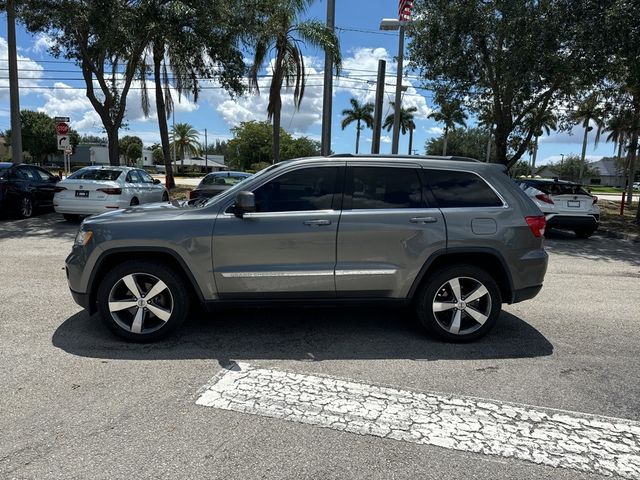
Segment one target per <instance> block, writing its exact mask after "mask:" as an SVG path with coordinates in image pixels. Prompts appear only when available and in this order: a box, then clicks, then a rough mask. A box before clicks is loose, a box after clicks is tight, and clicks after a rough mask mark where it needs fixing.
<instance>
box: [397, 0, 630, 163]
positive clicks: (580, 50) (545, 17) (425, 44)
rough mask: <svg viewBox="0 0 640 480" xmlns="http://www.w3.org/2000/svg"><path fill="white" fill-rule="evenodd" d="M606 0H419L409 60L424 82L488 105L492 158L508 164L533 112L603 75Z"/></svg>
mask: <svg viewBox="0 0 640 480" xmlns="http://www.w3.org/2000/svg"><path fill="white" fill-rule="evenodd" d="M610 3H611V2H610V0H605V1H600V0H584V1H581V2H569V1H566V0H549V1H544V2H515V1H514V2H506V1H501V2H488V1H482V0H472V1H469V0H418V1H416V3H415V8H414V18H415V20H414V22H413V24H412V25H411V27H410V28H409V35H410V37H411V42H410V44H409V56H410V61H411V65H412V66H413V67H414V68H415V69H416V70H418V72H419V73H420V75H421V76H422V77H423V78H424V79H425V83H426V86H428V87H429V88H432V89H434V90H436V91H442V90H444V91H448V92H451V93H452V94H455V96H456V97H457V98H465V99H466V100H465V105H466V106H467V107H468V109H470V110H471V111H475V112H478V113H479V112H480V111H481V107H483V106H485V107H486V105H487V104H490V105H491V107H492V108H491V110H492V112H493V119H494V124H495V130H494V138H495V143H496V148H497V161H498V162H500V163H503V164H505V165H507V166H508V167H510V166H511V165H514V164H515V163H516V162H517V161H518V160H520V158H521V157H522V155H523V154H524V153H525V152H526V150H527V147H528V145H529V144H530V142H531V140H532V138H533V136H534V134H535V131H536V129H535V128H532V127H530V126H528V125H527V124H526V122H525V119H526V118H527V116H528V115H529V114H530V113H531V112H533V111H536V112H538V114H540V115H542V114H543V113H544V112H546V111H547V110H549V109H553V108H554V107H555V106H556V105H558V104H559V103H560V101H562V100H564V99H566V97H567V95H569V94H572V93H574V91H575V90H576V89H577V88H580V87H583V86H586V85H589V86H591V87H592V88H593V85H594V84H596V83H597V82H598V81H599V80H600V79H601V77H602V74H603V71H605V70H606V63H607V58H608V55H607V52H606V51H604V50H603V49H602V48H600V45H599V39H600V38H604V37H606V36H607V33H606V32H604V31H603V29H602V28H601V25H602V24H603V20H604V18H605V17H606V16H607V15H608V7H609V4H610ZM620 3H623V2H622V0H621V2H620ZM630 28H632V27H630ZM620 30H621V32H620V34H621V35H622V34H624V32H625V30H624V29H620ZM596 37H597V39H596ZM636 50H640V49H636ZM533 123H534V124H537V123H538V122H533ZM513 139H518V142H513Z"/></svg>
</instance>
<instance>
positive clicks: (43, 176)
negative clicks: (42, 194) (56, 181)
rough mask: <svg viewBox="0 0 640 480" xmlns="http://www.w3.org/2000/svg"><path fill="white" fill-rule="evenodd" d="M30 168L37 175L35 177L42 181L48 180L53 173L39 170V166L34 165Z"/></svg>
mask: <svg viewBox="0 0 640 480" xmlns="http://www.w3.org/2000/svg"><path fill="white" fill-rule="evenodd" d="M31 169H32V170H34V171H35V173H36V176H37V177H36V178H39V179H40V180H42V181H43V182H48V181H50V180H51V179H52V178H53V175H51V174H50V173H49V172H47V171H46V170H41V169H40V168H35V167H31Z"/></svg>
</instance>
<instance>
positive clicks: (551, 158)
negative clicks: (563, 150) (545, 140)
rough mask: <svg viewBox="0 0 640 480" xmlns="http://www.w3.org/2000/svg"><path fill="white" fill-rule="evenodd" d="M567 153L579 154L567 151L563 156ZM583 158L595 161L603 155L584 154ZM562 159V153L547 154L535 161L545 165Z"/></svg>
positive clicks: (566, 155)
mask: <svg viewBox="0 0 640 480" xmlns="http://www.w3.org/2000/svg"><path fill="white" fill-rule="evenodd" d="M569 155H576V156H579V155H580V153H568V154H565V156H564V157H565V158H567V157H568V156H569ZM585 158H586V160H587V161H588V162H597V161H598V160H602V158H603V155H585ZM561 161H562V155H549V156H548V157H544V158H543V159H542V160H541V161H540V162H536V164H537V165H547V164H548V163H559V162H561Z"/></svg>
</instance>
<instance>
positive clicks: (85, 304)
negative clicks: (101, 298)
mask: <svg viewBox="0 0 640 480" xmlns="http://www.w3.org/2000/svg"><path fill="white" fill-rule="evenodd" d="M69 291H70V292H71V296H72V297H73V301H74V302H76V303H77V304H78V305H80V306H81V307H82V308H84V309H86V310H88V311H89V312H90V313H91V308H89V294H88V293H80V292H74V291H73V290H71V289H69Z"/></svg>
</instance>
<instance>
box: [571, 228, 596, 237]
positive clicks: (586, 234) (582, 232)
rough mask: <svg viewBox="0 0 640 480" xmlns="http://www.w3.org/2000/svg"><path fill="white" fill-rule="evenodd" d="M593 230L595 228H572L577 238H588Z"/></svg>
mask: <svg viewBox="0 0 640 480" xmlns="http://www.w3.org/2000/svg"><path fill="white" fill-rule="evenodd" d="M594 232H595V230H591V229H585V230H574V233H575V234H576V237H578V238H589V237H590V236H591V235H593V233H594Z"/></svg>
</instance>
